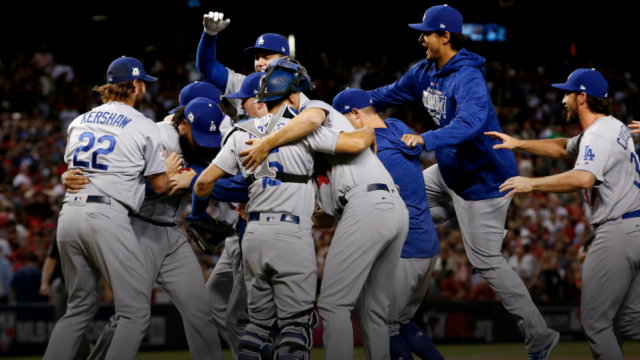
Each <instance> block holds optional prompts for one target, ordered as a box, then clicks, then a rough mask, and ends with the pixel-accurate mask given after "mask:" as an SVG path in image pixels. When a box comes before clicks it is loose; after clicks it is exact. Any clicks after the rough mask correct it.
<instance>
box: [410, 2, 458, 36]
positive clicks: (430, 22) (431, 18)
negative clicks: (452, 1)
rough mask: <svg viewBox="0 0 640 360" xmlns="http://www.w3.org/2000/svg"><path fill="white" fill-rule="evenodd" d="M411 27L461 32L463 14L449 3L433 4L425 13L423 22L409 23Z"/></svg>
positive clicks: (426, 30) (428, 30)
mask: <svg viewBox="0 0 640 360" xmlns="http://www.w3.org/2000/svg"><path fill="white" fill-rule="evenodd" d="M409 27H411V28H413V29H416V30H420V31H424V32H430V31H448V32H450V33H459V32H462V14H460V11H458V10H456V9H454V8H452V7H451V6H448V5H438V6H432V7H430V8H429V9H428V10H427V11H426V12H425V13H424V17H423V18H422V23H420V24H409Z"/></svg>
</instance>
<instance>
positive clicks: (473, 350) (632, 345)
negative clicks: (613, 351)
mask: <svg viewBox="0 0 640 360" xmlns="http://www.w3.org/2000/svg"><path fill="white" fill-rule="evenodd" d="M437 348H438V350H440V352H441V353H442V355H443V356H444V357H445V358H448V357H456V358H459V357H469V358H474V359H475V358H487V359H489V358H493V357H509V356H514V357H517V358H523V359H524V358H525V356H526V353H525V351H524V345H523V344H491V345H440V346H437ZM624 349H625V354H627V355H640V343H636V342H627V343H625V347H624ZM553 355H584V356H585V359H590V358H591V352H590V351H589V346H588V345H587V343H586V342H561V343H559V344H558V346H557V347H556V349H555V350H554V351H553ZM354 357H355V358H358V359H364V350H363V349H362V347H357V348H356V349H355V352H354ZM224 358H225V359H228V360H231V359H232V357H231V352H230V351H225V352H224ZM552 358H553V357H552ZM3 359H6V360H39V359H41V357H39V356H32V357H17V358H3ZM190 359H191V356H189V352H188V351H172V352H170V351H167V352H142V353H140V354H138V356H137V357H136V360H190ZM312 359H314V360H316V359H317V360H320V359H324V350H323V349H322V348H314V350H313V352H312Z"/></svg>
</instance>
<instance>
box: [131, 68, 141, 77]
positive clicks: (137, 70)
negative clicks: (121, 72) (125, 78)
mask: <svg viewBox="0 0 640 360" xmlns="http://www.w3.org/2000/svg"><path fill="white" fill-rule="evenodd" d="M131 75H133V76H140V69H139V68H133V72H132V73H131Z"/></svg>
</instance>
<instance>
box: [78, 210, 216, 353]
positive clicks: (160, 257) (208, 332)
mask: <svg viewBox="0 0 640 360" xmlns="http://www.w3.org/2000/svg"><path fill="white" fill-rule="evenodd" d="M131 226H132V228H133V231H134V233H135V235H136V237H137V239H138V241H139V242H140V248H141V250H142V253H143V254H144V259H145V262H144V266H145V271H146V272H147V275H148V281H147V282H146V287H145V291H147V292H148V293H149V294H151V288H152V287H153V283H154V281H156V282H158V284H159V285H160V286H161V287H162V289H163V290H164V291H165V292H166V293H167V295H169V298H170V299H171V301H172V302H173V304H174V305H175V306H176V307H177V308H178V311H180V315H181V316H182V322H183V324H184V328H185V333H186V337H187V343H188V344H189V351H190V352H191V357H192V358H193V359H196V360H201V359H218V360H222V359H223V357H222V348H221V346H220V339H219V338H218V332H217V331H216V328H215V325H214V322H213V317H212V315H211V312H210V309H209V301H208V300H209V298H208V295H207V291H206V289H205V287H204V277H203V275H202V270H201V268H200V265H199V264H198V260H197V258H196V256H195V254H194V252H193V250H192V249H191V246H189V243H188V242H187V239H186V237H185V236H184V235H183V234H182V232H181V231H180V230H179V229H178V227H177V226H158V225H153V224H150V223H148V222H146V221H143V220H140V219H138V218H133V217H132V218H131ZM121 323H122V317H121V316H119V314H117V313H116V315H114V316H113V317H112V318H111V323H109V324H107V326H105V328H104V330H103V332H102V334H101V335H100V338H99V339H98V342H97V343H96V346H95V348H94V351H93V352H92V353H91V357H90V359H104V357H105V354H106V352H107V349H110V348H112V347H113V340H112V338H113V336H114V334H115V331H116V330H117V329H118V328H119V327H120V326H121V325H120V324H121ZM110 345H111V346H110Z"/></svg>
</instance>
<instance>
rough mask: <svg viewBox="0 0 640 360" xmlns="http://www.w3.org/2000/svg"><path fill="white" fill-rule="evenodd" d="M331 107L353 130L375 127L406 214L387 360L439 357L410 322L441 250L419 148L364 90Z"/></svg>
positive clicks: (381, 156) (342, 96) (341, 98)
mask: <svg viewBox="0 0 640 360" xmlns="http://www.w3.org/2000/svg"><path fill="white" fill-rule="evenodd" d="M333 108H334V109H336V111H338V112H339V113H341V114H343V115H344V116H345V117H346V118H347V119H349V122H351V125H353V127H354V128H356V129H360V128H362V127H363V126H369V127H371V128H374V129H375V131H376V148H377V150H378V151H377V155H378V158H379V159H380V161H382V164H383V165H384V167H385V168H386V169H387V170H388V171H389V174H391V177H392V178H393V182H394V183H395V184H396V185H398V187H399V188H400V196H401V197H402V199H403V200H404V202H405V204H406V205H407V209H408V210H409V234H408V235H407V239H406V240H405V242H404V246H403V248H402V257H401V259H400V263H399V264H398V270H397V273H396V278H395V281H394V282H393V288H394V289H393V298H392V300H391V305H390V306H389V317H388V321H389V324H388V325H389V336H390V349H391V359H392V360H398V359H405V360H408V359H413V355H412V354H411V353H412V352H413V353H416V354H417V355H418V356H420V358H422V359H430V360H438V359H443V357H442V355H440V353H439V352H438V350H436V348H435V346H433V342H432V341H431V339H430V338H429V336H428V335H427V334H426V332H425V331H424V330H422V329H420V328H419V327H418V326H417V325H415V324H413V323H412V322H411V319H413V316H414V315H415V313H416V311H418V308H419V307H420V304H422V300H423V298H424V295H425V294H426V291H427V286H428V284H429V280H430V279H431V272H432V271H433V268H434V266H435V264H436V260H437V259H438V252H439V251H440V244H439V239H438V234H437V233H436V229H435V227H434V224H433V220H432V219H431V214H430V213H429V203H428V202H427V194H426V192H425V191H424V181H423V179H422V167H421V166H420V154H422V149H421V148H416V147H410V146H407V145H406V144H405V143H404V142H402V141H401V140H400V138H401V137H402V135H404V134H406V133H408V132H409V128H408V127H407V125H405V124H404V123H403V122H402V121H400V120H397V119H386V120H384V121H383V120H382V119H381V118H380V117H379V116H378V114H377V113H376V111H375V109H374V108H373V105H372V100H371V97H370V96H369V94H367V92H366V91H364V90H359V89H347V90H345V91H343V92H341V93H339V94H338V95H337V96H336V97H335V98H334V99H333Z"/></svg>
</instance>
